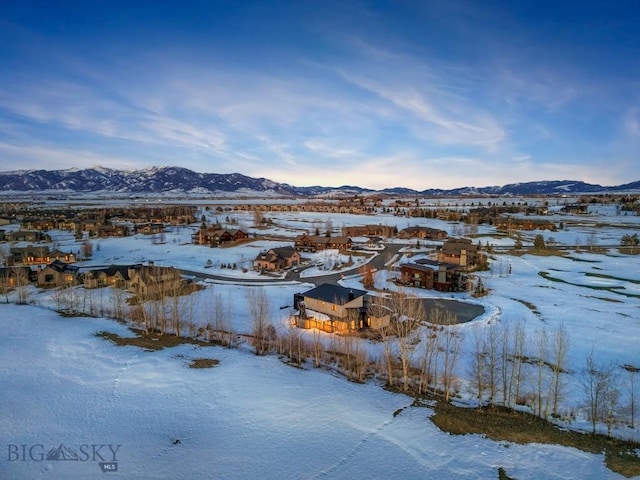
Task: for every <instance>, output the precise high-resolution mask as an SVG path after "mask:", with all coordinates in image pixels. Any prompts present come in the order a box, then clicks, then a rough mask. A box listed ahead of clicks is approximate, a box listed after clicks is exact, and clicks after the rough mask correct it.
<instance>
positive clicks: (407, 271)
mask: <svg viewBox="0 0 640 480" xmlns="http://www.w3.org/2000/svg"><path fill="white" fill-rule="evenodd" d="M400 283H402V284H403V285H408V286H411V287H417V288H427V289H429V290H438V291H440V292H453V291H458V290H460V289H462V286H463V285H464V280H463V275H462V274H461V271H460V267H459V266H458V265H454V264H451V263H440V262H436V261H433V260H427V259H422V260H418V261H416V262H415V263H413V262H411V263H403V264H402V265H400Z"/></svg>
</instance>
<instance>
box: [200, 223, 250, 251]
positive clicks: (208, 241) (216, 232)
mask: <svg viewBox="0 0 640 480" xmlns="http://www.w3.org/2000/svg"><path fill="white" fill-rule="evenodd" d="M192 238H193V243H195V244H197V245H209V246H211V247H217V246H218V245H222V244H224V243H229V242H238V241H240V240H244V239H247V238H249V234H248V233H246V232H243V231H242V230H239V229H224V228H215V227H205V226H202V227H200V229H199V230H198V231H197V232H196V233H194V234H193V237H192Z"/></svg>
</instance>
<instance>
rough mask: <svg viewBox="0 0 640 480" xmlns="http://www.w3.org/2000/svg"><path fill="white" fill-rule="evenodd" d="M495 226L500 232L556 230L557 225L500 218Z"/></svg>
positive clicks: (546, 222)
mask: <svg viewBox="0 0 640 480" xmlns="http://www.w3.org/2000/svg"><path fill="white" fill-rule="evenodd" d="M493 225H494V226H495V227H496V228H497V229H498V230H527V231H528V230H550V231H552V232H554V231H555V230H556V226H555V224H554V223H553V222H550V221H549V220H539V219H532V218H528V217H519V218H516V217H500V218H496V219H495V220H494V222H493Z"/></svg>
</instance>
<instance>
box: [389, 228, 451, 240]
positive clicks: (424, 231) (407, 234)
mask: <svg viewBox="0 0 640 480" xmlns="http://www.w3.org/2000/svg"><path fill="white" fill-rule="evenodd" d="M447 236H448V235H447V232H445V231H444V230H440V229H437V228H431V227H418V226H416V227H407V228H404V229H402V230H400V231H399V232H398V238H424V239H426V240H446V239H447Z"/></svg>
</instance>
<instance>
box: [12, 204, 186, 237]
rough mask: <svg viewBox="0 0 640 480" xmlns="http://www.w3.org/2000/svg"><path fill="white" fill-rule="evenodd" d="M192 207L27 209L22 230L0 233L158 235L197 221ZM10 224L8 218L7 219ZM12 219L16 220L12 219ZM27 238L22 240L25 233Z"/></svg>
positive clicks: (22, 221)
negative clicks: (66, 232) (50, 232)
mask: <svg viewBox="0 0 640 480" xmlns="http://www.w3.org/2000/svg"><path fill="white" fill-rule="evenodd" d="M196 210H197V208H196V207H195V206H186V205H167V206H162V207H132V208H116V207H114V208H100V209H83V210H80V211H74V210H69V211H44V210H43V211H38V212H37V213H34V212H31V211H27V212H23V214H22V215H21V216H20V217H19V218H21V220H20V221H19V222H20V226H21V229H22V230H23V231H21V232H16V233H7V232H0V241H2V234H4V236H5V237H6V238H5V239H6V240H7V241H25V240H26V241H31V242H36V241H47V239H46V238H45V237H44V236H42V237H41V238H38V239H36V238H33V236H34V233H36V232H38V233H40V234H41V235H42V234H43V232H47V231H49V230H63V231H70V232H74V233H76V234H77V235H79V234H80V233H82V232H84V233H87V234H88V235H89V236H90V237H126V236H128V235H132V234H135V233H142V234H150V235H151V234H159V233H162V232H163V231H164V229H165V226H166V225H190V224H192V223H194V222H195V221H196V218H195V212H196ZM7 220H8V221H7V222H2V223H0V225H1V224H3V223H4V224H7V223H10V221H11V220H9V219H7ZM14 221H15V220H14ZM27 231H28V232H29V233H28V234H26V235H27V236H29V237H30V238H28V239H24V238H23V237H24V235H25V232H27Z"/></svg>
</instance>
